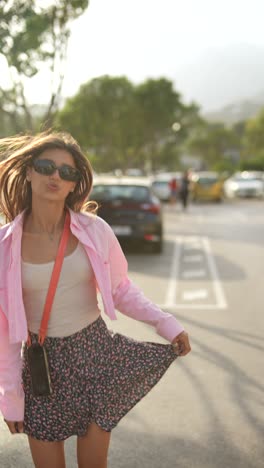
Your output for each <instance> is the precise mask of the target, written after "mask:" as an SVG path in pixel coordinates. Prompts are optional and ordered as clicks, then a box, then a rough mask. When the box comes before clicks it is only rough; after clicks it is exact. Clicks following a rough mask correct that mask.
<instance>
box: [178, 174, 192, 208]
mask: <svg viewBox="0 0 264 468" xmlns="http://www.w3.org/2000/svg"><path fill="white" fill-rule="evenodd" d="M189 189H190V179H189V172H188V171H184V173H183V176H182V179H181V185H180V193H179V195H180V200H181V204H182V208H183V209H184V210H185V209H186V208H187V205H188V199H189V191H190V190H189Z"/></svg>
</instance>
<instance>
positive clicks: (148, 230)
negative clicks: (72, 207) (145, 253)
mask: <svg viewBox="0 0 264 468" xmlns="http://www.w3.org/2000/svg"><path fill="white" fill-rule="evenodd" d="M89 198H90V200H95V201H97V203H98V205H99V210H98V216H101V218H103V219H104V220H105V221H106V222H107V223H108V224H110V226H111V227H112V229H113V231H114V233H115V234H116V236H117V238H118V239H119V240H120V241H130V242H131V241H140V244H142V245H143V244H145V245H151V250H152V251H153V252H155V253H160V252H161V251H162V244H163V236H162V231H163V230H162V211H161V210H162V208H161V203H160V201H159V199H158V198H157V196H156V195H155V194H154V192H153V190H152V188H151V184H150V181H149V180H148V179H146V178H135V177H96V178H95V180H94V185H93V190H92V193H91V195H90V197H89Z"/></svg>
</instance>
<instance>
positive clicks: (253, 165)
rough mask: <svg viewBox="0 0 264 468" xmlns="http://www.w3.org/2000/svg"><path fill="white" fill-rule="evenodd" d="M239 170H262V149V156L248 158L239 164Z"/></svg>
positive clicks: (263, 163)
mask: <svg viewBox="0 0 264 468" xmlns="http://www.w3.org/2000/svg"><path fill="white" fill-rule="evenodd" d="M240 170H241V171H264V150H263V151H262V156H259V157H258V158H249V159H247V160H245V161H242V162H241V164H240Z"/></svg>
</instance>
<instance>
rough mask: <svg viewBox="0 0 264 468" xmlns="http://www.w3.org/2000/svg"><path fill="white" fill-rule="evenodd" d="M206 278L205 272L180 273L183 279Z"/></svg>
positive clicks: (187, 271)
mask: <svg viewBox="0 0 264 468" xmlns="http://www.w3.org/2000/svg"><path fill="white" fill-rule="evenodd" d="M205 276H206V270H202V269H201V270H186V271H183V272H182V277H183V278H184V279H195V278H204V277H205Z"/></svg>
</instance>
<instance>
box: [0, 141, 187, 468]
mask: <svg viewBox="0 0 264 468" xmlns="http://www.w3.org/2000/svg"><path fill="white" fill-rule="evenodd" d="M0 148H1V151H2V154H1V156H2V157H4V158H6V159H3V160H2V162H1V163H0V211H1V212H2V213H3V214H4V215H5V217H6V220H7V221H8V224H6V225H4V226H2V227H1V229H0V410H1V412H2V414H3V417H4V419H5V422H6V424H7V426H8V428H9V430H10V432H11V433H12V434H15V433H25V434H27V436H28V440H29V446H30V449H31V454H32V458H33V461H34V464H35V466H36V467H37V468H43V467H45V468H46V467H49V468H65V456H64V444H63V441H64V440H65V439H67V438H68V437H70V436H73V435H76V436H77V459H78V466H79V467H80V468H84V467H85V468H95V467H96V468H105V467H106V466H107V453H108V448H109V442H110V436H111V431H112V429H114V427H116V425H117V424H118V422H119V421H120V419H121V418H122V417H123V416H125V414H126V413H127V412H128V411H129V410H130V409H131V408H133V406H134V405H135V404H136V403H137V402H138V401H140V400H141V399H142V398H143V397H144V396H145V395H146V394H147V393H148V392H149V391H150V390H151V388H152V387H153V386H154V385H155V384H156V383H157V382H158V381H159V380H160V379H161V377H162V376H163V374H164V373H165V372H166V370H167V369H168V368H169V366H170V365H171V364H172V363H173V362H174V361H175V359H176V358H177V357H178V356H185V355H186V354H187V353H189V351H190V344H189V340H188V335H187V333H186V332H185V331H184V329H183V327H182V325H180V323H179V322H178V321H177V320H176V318H175V317H174V316H173V315H171V314H168V313H165V312H163V311H162V310H160V309H159V308H158V306H156V305H155V304H153V303H151V301H149V300H148V299H147V298H146V297H145V296H144V295H143V293H142V292H141V291H140V289H139V288H138V287H137V286H136V285H134V284H133V283H132V282H131V280H130V279H129V277H128V267H127V262H126V259H125V256H124V254H123V251H122V250H121V247H120V245H119V243H118V241H117V238H116V237H115V235H114V233H113V231H112V229H111V228H110V226H109V225H108V224H107V223H106V222H105V221H103V220H102V219H101V218H100V217H98V216H97V215H96V209H97V205H96V203H95V202H91V201H90V202H87V199H88V196H89V193H90V191H91V188H92V168H91V166H90V163H89V161H88V160H87V158H86V157H85V156H84V154H83V153H82V151H81V149H80V147H79V145H78V143H77V142H76V141H75V140H74V139H73V138H72V137H71V136H70V135H68V134H64V133H52V132H45V133H41V134H38V135H36V136H15V137H12V138H9V139H2V140H0ZM6 156H8V157H6ZM58 249H59V251H58ZM63 251H64V253H62V252H63ZM62 260H63V263H62V266H60V267H59V270H60V268H61V272H60V275H57V285H56V286H54V283H55V284H56V282H55V280H54V275H55V273H54V265H57V262H58V261H61V262H62ZM55 269H56V266H55ZM57 270H58V269H57ZM51 277H52V280H51ZM53 280H54V281H53ZM50 282H52V285H53V286H54V288H55V291H54V292H55V297H54V298H53V299H50V298H51V297H52V294H51V292H50V288H49V284H50ZM97 290H99V292H100V294H101V296H102V300H103V304H104V312H105V313H106V315H107V316H108V317H110V318H111V319H113V320H114V319H116V312H115V309H117V310H119V311H120V312H121V313H123V314H125V315H127V316H128V317H131V318H133V319H136V320H139V321H142V322H145V323H147V324H149V325H151V326H153V327H155V329H156V332H157V333H158V334H159V335H160V336H162V337H163V338H164V339H166V340H167V341H168V344H163V343H150V342H140V341H136V340H134V339H132V338H128V337H126V336H124V335H121V334H119V333H113V332H111V331H109V330H108V328H107V326H106V324H105V322H104V320H103V317H102V315H101V310H100V309H99V307H98V301H97ZM47 296H48V298H49V300H48V301H47ZM52 300H53V302H52ZM47 303H49V305H47ZM51 304H52V305H51ZM47 309H49V311H50V316H49V317H48V313H46V312H47ZM43 311H44V312H43ZM43 315H44V317H45V320H46V322H45V323H43V321H42V319H43ZM21 347H22V353H21ZM172 404H173V401H172ZM18 464H19V461H18Z"/></svg>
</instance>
